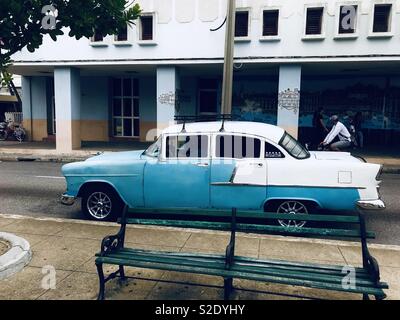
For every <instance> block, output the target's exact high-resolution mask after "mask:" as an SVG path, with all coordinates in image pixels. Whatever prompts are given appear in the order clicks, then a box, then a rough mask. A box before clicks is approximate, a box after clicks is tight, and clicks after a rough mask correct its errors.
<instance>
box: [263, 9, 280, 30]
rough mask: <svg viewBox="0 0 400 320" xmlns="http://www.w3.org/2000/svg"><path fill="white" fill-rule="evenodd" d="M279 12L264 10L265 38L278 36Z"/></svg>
mask: <svg viewBox="0 0 400 320" xmlns="http://www.w3.org/2000/svg"><path fill="white" fill-rule="evenodd" d="M278 27H279V10H264V12H263V37H271V36H277V35H278V32H279V30H278Z"/></svg>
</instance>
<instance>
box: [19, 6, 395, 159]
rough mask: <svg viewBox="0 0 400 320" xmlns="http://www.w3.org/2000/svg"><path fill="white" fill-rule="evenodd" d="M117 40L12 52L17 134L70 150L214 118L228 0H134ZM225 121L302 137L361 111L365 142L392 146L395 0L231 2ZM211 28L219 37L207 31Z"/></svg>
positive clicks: (47, 44) (69, 41) (62, 41)
mask: <svg viewBox="0 0 400 320" xmlns="http://www.w3.org/2000/svg"><path fill="white" fill-rule="evenodd" d="M138 2H139V4H140V5H141V8H142V16H141V18H140V19H139V20H138V21H137V22H136V23H135V25H133V26H127V29H126V30H124V31H123V32H121V33H120V34H119V35H114V36H107V37H106V38H102V37H101V36H98V35H95V36H94V37H93V38H92V39H81V40H79V41H77V40H75V39H73V38H69V37H68V36H63V37H61V38H59V39H58V41H57V42H53V41H52V40H51V39H50V38H46V39H45V41H44V43H43V45H42V46H41V47H40V48H39V49H38V50H37V51H35V52H34V53H29V52H28V51H26V50H24V51H22V52H20V53H18V54H16V55H15V56H14V57H13V59H14V66H13V68H12V71H13V72H14V73H16V74H20V75H22V88H23V92H24V94H23V112H24V126H25V128H26V129H27V131H28V133H29V135H30V138H31V139H32V140H34V141H41V140H43V139H49V138H51V137H55V139H56V145H57V149H58V150H59V151H60V152H69V151H71V150H73V149H78V148H80V146H81V143H82V141H111V142H112V141H119V140H125V139H134V140H140V141H146V140H152V139H154V136H156V135H157V130H160V129H163V128H164V127H166V126H168V125H169V124H170V123H173V122H174V116H175V115H202V114H217V113H219V112H220V110H221V89H222V70H223V55H224V42H225V27H222V28H220V29H218V27H219V26H220V25H221V24H222V23H223V21H224V19H225V16H226V7H227V1H226V0H140V1H138ZM236 5H237V13H236V30H235V35H236V38H235V66H234V68H235V73H234V91H233V106H232V107H233V111H232V112H233V114H235V115H237V116H238V117H240V118H241V119H244V120H251V121H260V122H266V123H271V124H277V125H279V126H281V127H283V128H285V129H286V130H287V131H288V132H290V133H291V134H292V135H294V136H296V137H297V136H298V137H299V139H300V140H302V141H304V142H306V141H307V140H309V139H311V134H312V133H311V127H312V117H313V113H314V112H315V111H316V110H317V109H318V108H324V109H325V110H326V114H327V115H330V114H339V115H340V116H341V118H342V119H343V121H345V122H346V121H348V120H349V119H350V118H351V117H352V116H353V115H354V114H355V113H357V112H362V115H363V130H364V132H365V136H366V137H365V143H366V144H367V145H375V144H376V145H382V144H397V145H398V144H399V141H400V139H399V138H400V1H396V0H359V1H352V0H351V1H350V0H325V1H323V0H322V1H321V0H317V1H316V0H237V2H236ZM215 29H217V30H215Z"/></svg>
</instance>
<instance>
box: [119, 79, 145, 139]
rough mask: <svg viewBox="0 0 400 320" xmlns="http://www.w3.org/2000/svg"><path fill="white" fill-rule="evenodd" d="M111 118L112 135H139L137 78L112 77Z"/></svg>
mask: <svg viewBox="0 0 400 320" xmlns="http://www.w3.org/2000/svg"><path fill="white" fill-rule="evenodd" d="M112 118H113V135H114V137H124V138H138V137H139V136H140V124H139V121H140V118H139V81H138V80H137V79H131V78H123V79H120V78H118V79H113V108H112Z"/></svg>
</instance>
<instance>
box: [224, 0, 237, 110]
mask: <svg viewBox="0 0 400 320" xmlns="http://www.w3.org/2000/svg"><path fill="white" fill-rule="evenodd" d="M226 17H227V19H226V35H225V56H224V75H223V83H222V105H221V113H222V114H226V115H229V114H231V113H232V87H233V57H234V46H235V19H236V0H228V11H227V16H226Z"/></svg>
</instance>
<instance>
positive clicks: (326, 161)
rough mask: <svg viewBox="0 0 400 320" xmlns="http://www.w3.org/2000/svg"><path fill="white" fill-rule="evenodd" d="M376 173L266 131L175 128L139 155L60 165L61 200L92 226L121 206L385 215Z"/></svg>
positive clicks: (241, 125)
mask: <svg viewBox="0 0 400 320" xmlns="http://www.w3.org/2000/svg"><path fill="white" fill-rule="evenodd" d="M381 171H382V166H381V165H377V164H370V163H366V162H365V161H364V160H363V159H360V158H356V157H353V156H352V155H351V154H350V153H334V152H309V151H307V150H306V149H305V148H304V147H303V146H302V145H301V144H300V143H299V142H297V141H296V140H295V139H294V138H293V137H291V136H290V135H289V134H288V133H287V132H285V131H284V130H283V129H281V128H279V127H276V126H272V125H267V124H263V123H254V122H234V121H229V122H225V123H224V125H222V123H221V122H206V123H204V122H203V123H190V124H185V125H180V124H178V125H174V126H171V127H169V128H167V129H166V130H164V131H163V132H162V134H161V136H160V137H159V138H158V140H157V141H156V142H155V143H154V144H153V145H151V146H150V147H149V148H148V149H147V150H145V151H132V152H119V153H105V154H102V155H99V156H95V157H93V158H90V159H88V160H86V161H84V162H78V163H72V164H67V165H65V166H64V167H63V169H62V172H63V174H64V176H65V178H66V181H67V191H66V193H65V194H64V195H63V196H62V202H63V203H64V204H66V205H71V204H73V203H74V202H75V200H76V199H77V198H82V204H81V205H82V211H83V212H84V213H86V214H87V216H88V217H90V218H91V219H95V220H108V219H111V218H116V217H117V216H118V215H119V214H120V213H121V210H122V207H123V206H124V205H125V204H127V205H128V206H129V207H130V208H146V209H153V208H154V209H174V210H187V209H196V210H198V209H230V208H233V207H235V208H238V209H243V210H249V211H254V212H255V213H259V214H260V215H262V214H263V213H264V212H277V213H294V214H307V213H312V212H314V210H315V209H316V208H320V209H329V210H355V209H356V207H357V206H359V207H361V208H363V209H384V208H385V204H384V202H383V201H382V200H381V199H380V195H379V184H380V181H379V177H380V173H381ZM282 223H284V222H282ZM292 223H295V224H296V225H297V226H298V227H301V226H302V225H304V222H300V221H299V222H296V221H294V222H292Z"/></svg>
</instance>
